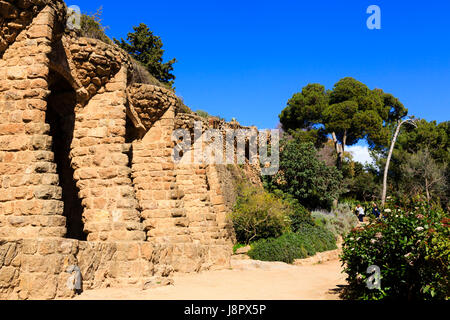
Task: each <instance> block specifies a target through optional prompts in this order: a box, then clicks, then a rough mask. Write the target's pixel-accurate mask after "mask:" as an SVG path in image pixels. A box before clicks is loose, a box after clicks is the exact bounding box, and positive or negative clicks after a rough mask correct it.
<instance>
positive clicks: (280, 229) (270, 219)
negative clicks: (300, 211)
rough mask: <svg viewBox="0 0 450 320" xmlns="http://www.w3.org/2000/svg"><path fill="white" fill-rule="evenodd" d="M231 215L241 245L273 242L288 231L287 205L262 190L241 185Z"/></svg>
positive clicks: (288, 210) (288, 211)
mask: <svg viewBox="0 0 450 320" xmlns="http://www.w3.org/2000/svg"><path fill="white" fill-rule="evenodd" d="M238 194H239V196H238V198H237V200H236V204H235V207H234V210H233V212H232V213H231V215H230V218H231V221H232V222H233V225H234V230H235V232H236V239H237V241H238V242H240V243H250V242H251V241H256V240H258V239H264V238H276V237H279V236H281V235H282V234H283V233H284V232H286V231H289V230H290V219H289V216H288V215H289V213H290V208H289V204H288V203H286V202H285V201H283V200H282V199H280V198H278V197H277V196H275V195H273V194H270V193H268V192H266V191H265V190H264V189H262V188H257V187H254V186H250V185H246V184H241V185H240V186H239V187H238Z"/></svg>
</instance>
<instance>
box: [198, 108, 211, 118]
mask: <svg viewBox="0 0 450 320" xmlns="http://www.w3.org/2000/svg"><path fill="white" fill-rule="evenodd" d="M195 113H196V114H197V115H198V116H199V117H202V118H209V117H211V115H210V114H209V113H208V112H206V111H203V110H197V111H195Z"/></svg>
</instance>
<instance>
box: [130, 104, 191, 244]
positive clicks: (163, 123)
mask: <svg viewBox="0 0 450 320" xmlns="http://www.w3.org/2000/svg"><path fill="white" fill-rule="evenodd" d="M174 117H175V115H174V106H172V107H170V108H169V109H168V110H167V111H166V112H165V113H164V115H163V116H162V117H161V119H160V120H158V121H157V122H156V123H155V124H154V125H153V126H152V127H151V128H150V130H149V131H148V132H147V134H146V135H145V137H144V138H143V139H142V140H141V141H135V142H134V143H133V177H134V184H135V187H136V190H137V191H136V194H137V198H138V200H139V204H140V207H141V210H142V218H143V219H144V222H143V223H144V227H145V230H146V231H147V237H148V238H147V241H151V242H158V243H189V242H191V241H192V240H191V238H190V235H189V234H190V232H189V230H188V228H187V227H188V224H189V221H188V219H187V218H186V212H185V210H184V207H183V196H184V195H183V193H182V192H181V191H180V190H179V188H178V186H177V184H176V173H175V170H174V169H175V168H174V161H173V158H172V151H173V147H174V143H173V142H172V133H173V128H174Z"/></svg>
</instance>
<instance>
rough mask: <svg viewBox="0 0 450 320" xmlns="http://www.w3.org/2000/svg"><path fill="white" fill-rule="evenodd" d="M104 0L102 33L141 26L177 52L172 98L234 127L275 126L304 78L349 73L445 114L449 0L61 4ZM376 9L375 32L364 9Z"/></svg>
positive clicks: (413, 107) (429, 112)
mask: <svg viewBox="0 0 450 320" xmlns="http://www.w3.org/2000/svg"><path fill="white" fill-rule="evenodd" d="M66 3H67V4H68V5H72V4H75V5H78V6H80V7H81V10H82V12H88V13H92V12H95V11H96V9H97V8H98V7H100V6H103V20H104V21H103V23H104V24H105V25H107V26H109V27H110V29H109V30H108V31H107V34H108V35H109V36H110V37H114V38H120V37H123V38H126V34H127V33H128V32H129V31H132V26H134V25H138V24H139V23H141V22H143V23H146V24H147V25H148V26H149V27H150V29H151V30H152V31H153V32H154V33H155V34H156V35H158V36H160V37H161V38H162V40H163V42H164V48H165V49H166V59H169V58H172V57H175V58H177V60H178V63H177V64H176V65H175V71H174V73H175V75H176V77H177V79H176V83H175V86H176V88H177V94H178V95H180V96H182V97H183V98H184V100H185V102H186V104H187V105H188V106H190V107H191V109H193V110H197V109H202V110H205V111H208V112H209V113H210V114H213V115H220V116H222V117H224V118H226V119H228V120H230V119H231V118H232V117H236V118H237V119H238V121H239V122H241V124H245V125H256V126H258V127H260V128H273V127H275V126H276V125H277V123H278V115H279V113H280V112H281V110H282V109H283V108H284V107H285V106H286V102H287V100H288V99H289V98H290V97H291V96H292V94H294V93H295V92H298V91H300V90H301V88H302V87H303V86H305V85H307V84H308V83H312V82H318V83H321V84H323V85H325V86H326V87H327V88H330V89H331V88H332V86H333V84H334V83H336V82H337V81H338V80H339V79H340V78H343V77H346V76H351V77H354V78H356V79H358V80H360V81H362V82H364V83H366V84H367V85H368V86H369V87H370V88H375V87H377V88H382V89H383V90H384V91H386V92H390V93H392V94H394V95H395V96H397V97H398V98H400V100H401V101H402V102H403V103H404V104H405V105H406V106H407V107H408V108H409V110H410V114H414V115H416V116H417V117H421V118H425V119H427V120H438V121H439V122H441V121H445V120H450V117H449V114H450V112H449V109H450V1H448V0H427V1H424V0H423V1H415V0H408V1H406V0H395V1H393V0H370V1H366V0H334V1H331V0H314V1H311V0H308V1H303V0H292V1H288V0H277V1H265V0H258V1H254V0H240V1H238V0H222V1H215V0H208V1H195V0H191V1H186V0H183V1H181V0H171V1H161V0H159V1H148V0H147V1H145V0H135V1H106V0H66ZM371 4H376V5H378V6H380V8H381V19H382V20H381V24H382V25H381V26H382V29H381V30H368V29H367V27H366V20H367V18H368V17H369V15H368V14H366V9H367V7H368V6H369V5H371Z"/></svg>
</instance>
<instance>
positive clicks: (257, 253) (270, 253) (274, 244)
mask: <svg viewBox="0 0 450 320" xmlns="http://www.w3.org/2000/svg"><path fill="white" fill-rule="evenodd" d="M336 248H337V247H336V241H335V239H334V236H333V234H331V233H330V232H329V231H327V230H325V229H323V228H321V227H318V226H313V225H311V224H309V223H303V224H301V225H300V226H299V228H298V232H296V233H293V232H288V233H285V234H283V235H282V236H281V237H279V238H270V239H262V240H259V241H257V242H255V243H253V244H252V249H251V250H250V251H249V253H248V255H249V256H250V257H251V258H252V259H255V260H262V261H282V262H286V263H292V262H293V261H294V260H295V259H304V258H307V257H308V256H313V255H315V254H316V253H317V252H323V251H327V250H333V249H336Z"/></svg>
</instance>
